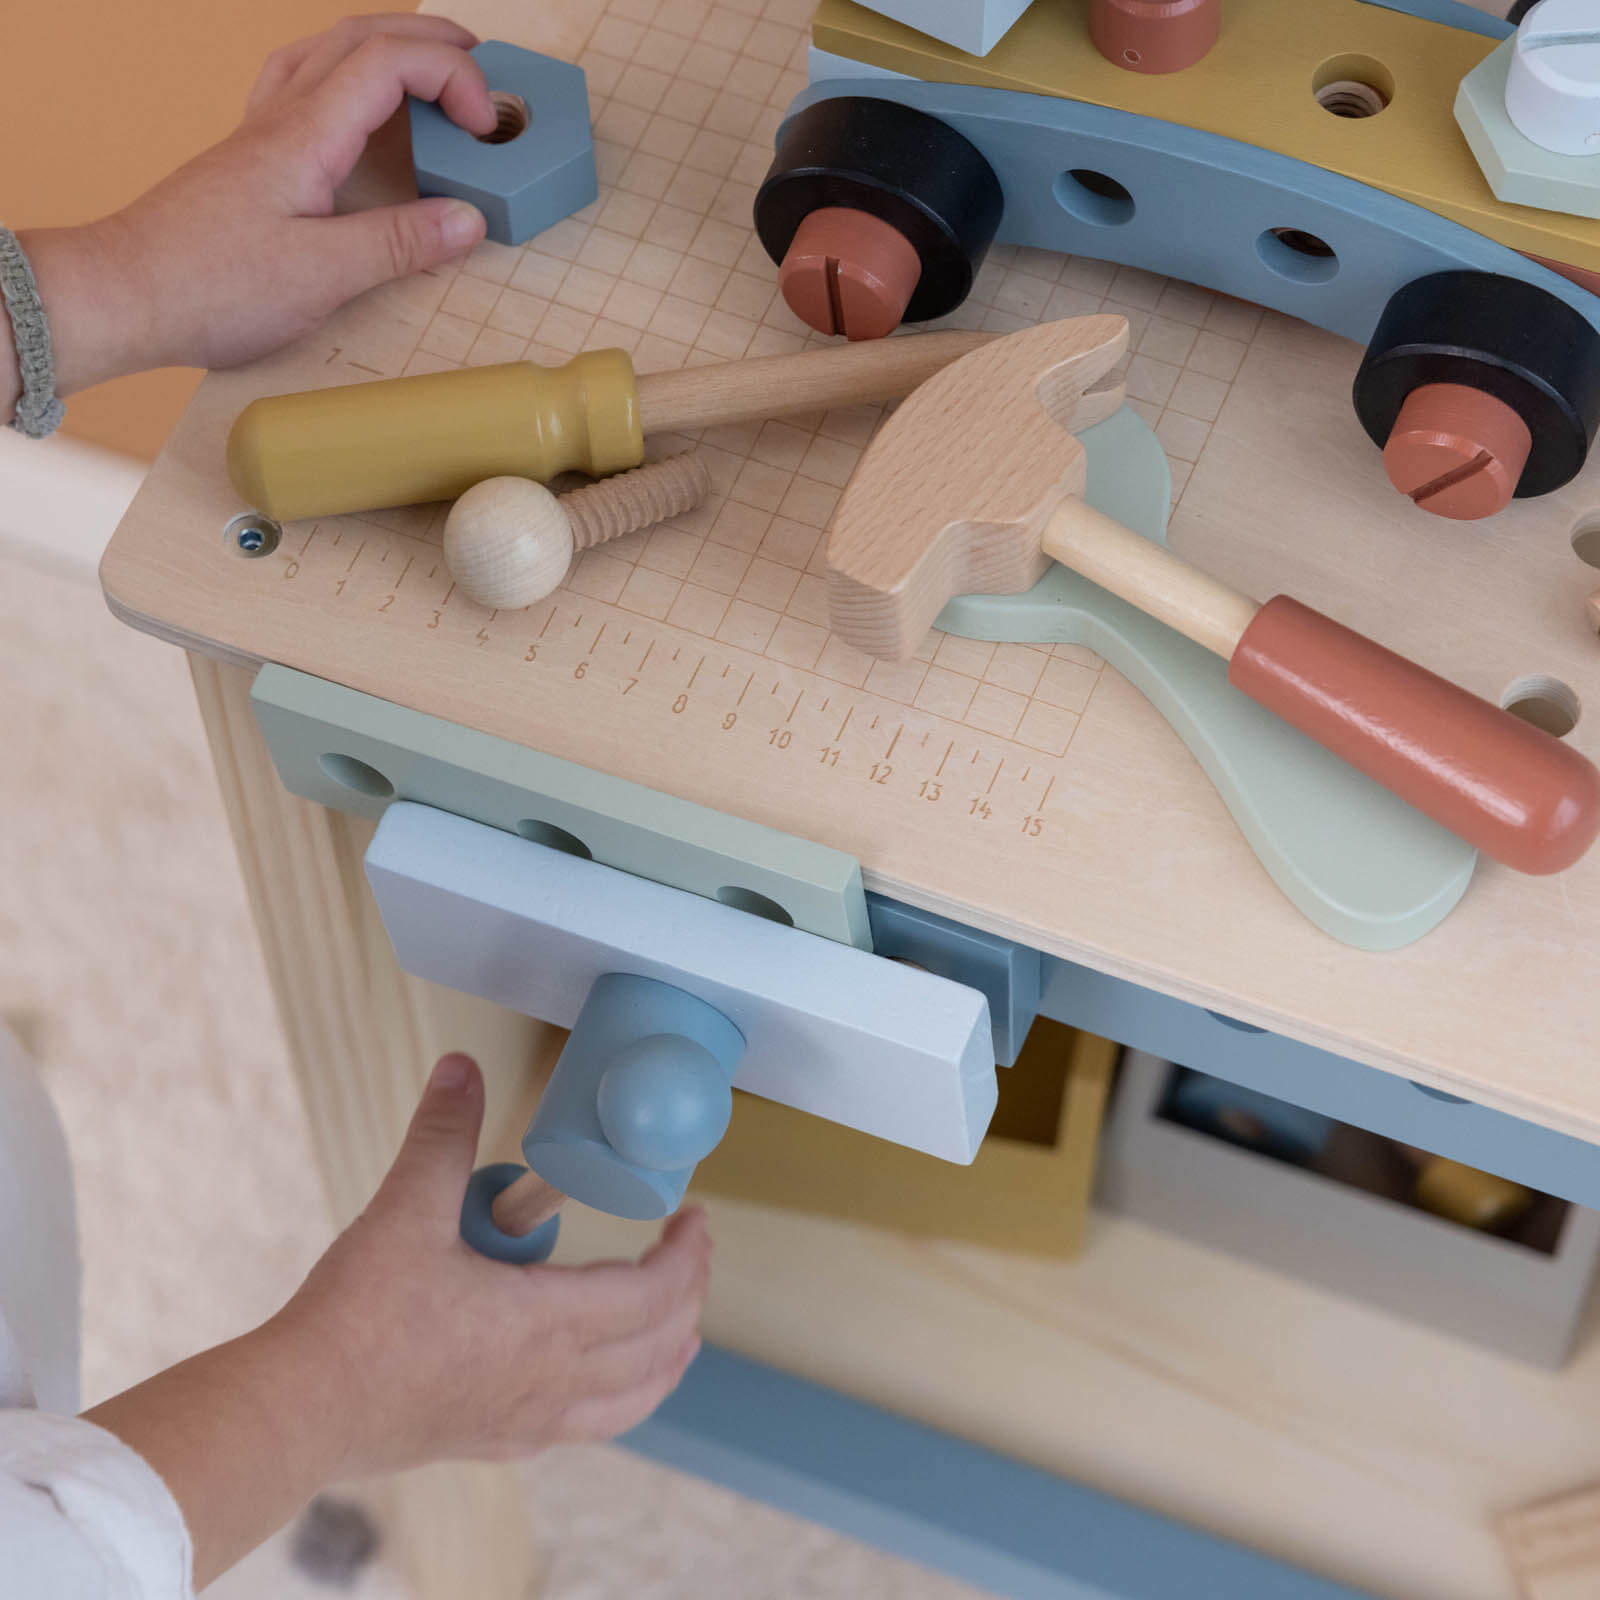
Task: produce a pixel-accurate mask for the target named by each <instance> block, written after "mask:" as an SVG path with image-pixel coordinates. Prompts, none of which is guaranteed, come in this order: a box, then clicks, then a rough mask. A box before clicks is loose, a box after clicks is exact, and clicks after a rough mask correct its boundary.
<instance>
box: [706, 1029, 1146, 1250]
mask: <svg viewBox="0 0 1600 1600" xmlns="http://www.w3.org/2000/svg"><path fill="white" fill-rule="evenodd" d="M1116 1055H1117V1047H1116V1046H1115V1045H1114V1044H1111V1043H1110V1042H1109V1041H1108V1040H1105V1039H1101V1038H1097V1037H1096V1036H1095V1035H1094V1034H1089V1033H1079V1032H1078V1031H1077V1030H1075V1029H1073V1028H1067V1027H1063V1026H1062V1024H1061V1023H1059V1022H1052V1021H1050V1020H1049V1019H1048V1018H1045V1017H1041V1018H1039V1020H1038V1021H1037V1022H1035V1023H1034V1025H1033V1027H1032V1028H1031V1029H1030V1030H1029V1032H1028V1037H1027V1041H1026V1042H1025V1043H1024V1045H1023V1047H1022V1050H1021V1052H1020V1053H1019V1055H1018V1057H1017V1061H1016V1065H1015V1066H1012V1067H1003V1068H1001V1069H1000V1071H999V1073H998V1074H997V1076H998V1079H999V1090H1000V1098H999V1103H998V1104H997V1106H996V1108H995V1114H994V1117H993V1119H992V1121H991V1122H990V1124H989V1131H988V1133H987V1134H986V1135H985V1137H984V1140H983V1143H982V1144H981V1145H980V1146H979V1149H978V1154H977V1158H976V1159H975V1160H974V1161H973V1163H972V1165H971V1166H969V1167H963V1166H956V1165H954V1164H952V1163H951V1162H948V1161H940V1160H938V1159H936V1158H935V1157H933V1156H927V1155H923V1154H921V1153H920V1152H918V1151H915V1150H910V1149H907V1148H905V1147H904V1146H901V1145H892V1144H886V1143H884V1141H883V1140H881V1139H873V1138H870V1137H869V1136H868V1135H866V1134H864V1133H857V1132H856V1131H855V1130H854V1129H851V1128H846V1127H843V1126H841V1125H840V1124H838V1123H833V1122H824V1121H822V1120H821V1119H820V1118H818V1117H811V1116H807V1115H806V1114H805V1113H804V1112H802V1111H795V1110H793V1109H791V1108H790V1107H788V1106H783V1105H779V1104H777V1103H776V1102H775V1101H771V1100H762V1099H758V1098H757V1097H756V1096H754V1095H748V1094H735V1096H734V1107H733V1122H732V1124H731V1126H730V1127H729V1129H728V1132H727V1135H726V1137H725V1138H724V1139H723V1141H722V1143H721V1144H720V1145H719V1146H718V1147H717V1148H716V1149H715V1150H714V1151H712V1153H711V1154H710V1155H709V1156H707V1157H706V1159H705V1160H704V1161H702V1162H701V1163H700V1166H699V1168H698V1169H697V1171H696V1173H695V1179H694V1184H693V1186H692V1190H691V1193H694V1192H703V1193H708V1194H720V1195H727V1196H730V1197H731V1198H734V1199H738V1200H753V1201H756V1202H757V1203H759V1204H762V1205H769V1206H780V1207H782V1208H783V1209H785V1210H789V1211H800V1212H811V1213H815V1214H817V1215H820V1216H828V1217H841V1218H845V1219H848V1220H850V1221H853V1222H866V1223H871V1224H874V1225H876V1226H878V1227H882V1228H894V1229H897V1230H899V1231H900V1232H902V1233H913V1234H918V1235H921V1236H923V1237H931V1238H936V1239H959V1240H963V1241H965V1242H967V1243H971V1244H981V1245H988V1246H990V1247H991V1248H993V1249H997V1250H1017V1251H1026V1252H1029V1253H1032V1254H1038V1255H1048V1256H1058V1257H1062V1258H1070V1257H1072V1256H1075V1255H1076V1254H1077V1253H1078V1252H1079V1250H1080V1249H1082V1247H1083V1235H1084V1227H1085V1221H1086V1217H1087V1213H1088V1207H1089V1193H1090V1189H1091V1187H1092V1185H1093V1181H1094V1165H1095V1151H1096V1146H1097V1143H1098V1140H1099V1136H1100V1128H1101V1118H1102V1116H1103V1114H1104V1109H1105V1101H1106V1092H1107V1090H1108V1088H1109V1087H1110V1083H1111V1074H1112V1069H1113V1067H1114V1065H1115V1062H1116ZM863 1070H870V1069H869V1068H868V1067H866V1066H864V1067H863Z"/></svg>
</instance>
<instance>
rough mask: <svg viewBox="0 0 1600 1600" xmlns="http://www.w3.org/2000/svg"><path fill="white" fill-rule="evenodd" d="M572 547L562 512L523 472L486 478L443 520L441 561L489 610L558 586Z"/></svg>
mask: <svg viewBox="0 0 1600 1600" xmlns="http://www.w3.org/2000/svg"><path fill="white" fill-rule="evenodd" d="M572 552H573V539H572V524H571V522H570V520H569V519H568V517H567V514H566V512H565V511H563V510H562V508H561V505H560V503H559V502H558V501H557V499H556V497H555V496H554V495H553V494H551V493H550V491H549V490H548V489H546V488H545V487H544V485H543V484H539V483H535V482H534V481H533V480H532V479H531V478H486V479H484V481H483V482H482V483H478V484H474V485H473V486H472V488H470V489H468V490H467V492H466V493H465V494H464V495H462V496H461V498H460V499H459V500H457V501H456V503H455V504H454V505H453V506H452V507H451V508H450V515H449V516H448V517H447V518H446V519H445V524H444V560H445V565H446V566H447V567H448V568H449V569H450V576H451V577H452V578H454V579H455V582H456V587H457V588H458V589H459V590H460V591H461V592H462V593H463V594H464V595H466V596H467V597H468V598H469V599H471V600H476V601H477V602H478V604H479V605H482V606H489V607H491V608H493V609H496V610H501V611H518V610H521V608H522V607H523V606H531V605H532V604H533V603H534V602H535V601H536V600H542V599H544V597H545V596H546V595H547V594H550V593H552V592H553V591H554V590H555V589H557V588H559V587H560V585H561V582H562V580H563V579H564V578H565V577H566V575H567V568H568V567H569V566H571V564H572Z"/></svg>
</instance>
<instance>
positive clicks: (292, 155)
mask: <svg viewBox="0 0 1600 1600" xmlns="http://www.w3.org/2000/svg"><path fill="white" fill-rule="evenodd" d="M476 43H477V40H476V39H475V38H474V36H473V35H472V34H470V33H469V32H468V31H467V30H466V29H465V28H462V27H459V26H458V25H457V24H456V23H454V22H450V21H448V20H447V19H445V18H443V17H420V16H411V15H406V14H392V15H384V16H364V17H347V18H346V19H345V20H344V21H343V22H341V23H339V24H338V26H337V27H335V28H333V29H331V30H330V31H329V32H327V33H324V34H319V35H317V36H316V37H314V38H311V39H305V40H302V41H300V42H299V43H297V44H292V45H287V46H285V47H284V48H283V49H281V50H279V51H277V52H276V53H275V54H273V55H272V56H271V57H269V58H268V60H267V63H266V65H265V66H264V67H263V69H262V72H261V76H260V78H259V80H258V81H257V83H256V86H255V89H254V91H253V92H252V94H251V97H250V102H249V108H248V111H247V112H246V115H245V119H244V121H243V122H242V123H241V124H240V126H239V128H238V129H237V130H236V131H235V132H234V133H233V134H231V135H230V136H229V137H228V138H227V139H225V140H224V141H223V142H222V143H221V144H219V145H217V146H215V147H214V148H213V149H211V150H208V151H206V152H205V153H204V154H203V155H200V156H198V157H196V158H195V160H193V161H191V162H189V163H188V165H187V166H184V167H180V168H179V169H178V171H177V172H175V173H173V174H172V176H171V177H169V178H167V179H165V180H164V181H163V182H161V183H160V184H158V185H157V186H156V187H155V188H154V189H152V190H150V192H149V193H148V194H145V195H143V196H141V197H140V199H138V200H136V201H135V202H134V203H133V204H132V205H131V206H129V207H128V208H127V209H126V210H125V211H122V212H119V213H117V215H116V216H114V217H110V218H107V219H106V220H105V222H104V223H101V224H97V225H95V226H96V227H98V228H100V229H102V230H104V245H105V249H106V251H107V252H108V254H109V256H110V258H111V261H112V263H113V265H114V266H116V267H118V268H120V269H121V272H122V273H123V274H124V275H125V277H126V281H127V288H128V290H129V291H131V296H132V306H131V308H130V309H133V310H134V312H135V315H136V317H137V319H138V326H137V333H136V338H137V342H138V349H137V350H136V351H135V352H134V355H135V357H136V359H135V361H134V363H133V364H135V365H142V366H159V365H178V366H203V367H227V366H236V365H238V364H239V363H241V362H244V361H249V360H252V359H253V358H255V357H257V356H260V355H265V354H267V353H268V352H269V351H272V350H275V349H277V348H278V347H279V346H280V345H284V344H287V343H288V342H289V341H290V340H292V339H296V338H299V337H300V336H301V335H303V334H306V333H309V332H310V331H311V330H312V329H314V328H316V327H317V326H318V325H319V324H320V323H321V322H322V321H323V320H324V319H325V318H326V317H327V316H328V315H329V314H330V313H331V312H333V311H335V310H337V308H338V307H339V306H341V305H343V304H344V303H345V301H347V300H349V299H351V298H352V297H353V296H355V295H357V294H360V293H361V292H362V291H363V290H365V289H370V288H372V287H373V286H374V285H376V284H380V283H384V282H386V281H388V280H389V279H391V278H395V277H400V276H402V275H404V274H406V273H410V272H416V271H419V270H420V269H422V268H424V267H430V266H436V265H438V264H440V263H441V262H445V261H450V260H453V259H455V258H456V257H458V256H461V255H464V254H466V252H467V251H469V250H471V249H472V248H473V246H474V245H476V244H477V243H478V241H479V240H480V239H482V237H483V231H484V221H483V217H482V214H481V213H479V212H478V211H477V210H475V209H474V208H473V207H472V206H469V205H467V204H466V203H465V202H464V201H459V200H446V199H430V200H416V201H412V202H410V203H409V204H404V205H396V206H381V207H377V208H375V209H372V210H369V211H359V212H355V213H353V214H351V215H348V216H335V215H334V214H333V212H334V191H335V189H336V188H337V187H338V186H339V184H341V183H342V182H343V181H344V180H345V179H346V178H347V177H348V176H349V175H350V173H351V172H352V170H353V169H354V168H355V165H356V163H357V161H359V160H360V158H361V154H362V152H363V150H364V149H365V148H366V144H367V139H368V137H369V136H370V135H371V134H373V133H375V132H376V131H377V130H378V129H379V128H381V127H382V126H383V125H384V123H386V122H387V121H388V120H389V118H390V117H391V116H393V115H394V113H395V112H396V111H398V110H400V108H401V107H402V106H403V104H404V102H405V97H406V95H408V94H411V95H416V96H417V97H418V98H420V99H424V100H437V101H438V102H439V105H440V107H441V109H442V110H443V111H444V112H445V113H446V114H447V115H448V116H449V117H451V118H452V119H453V120H454V121H455V122H457V123H459V124H460V125H461V126H462V127H463V128H466V129H467V130H468V131H469V132H472V133H488V132H490V131H491V130H492V129H493V128H494V125H495V112H494V107H493V105H492V104H491V102H490V99H489V90H488V85H487V84H486V83H485V82H484V78H483V73H482V72H481V71H480V70H479V67H478V64H477V63H476V62H475V61H474V60H473V59H472V57H471V56H469V55H468V54H467V51H468V50H469V49H470V48H471V47H472V46H473V45H474V44H476Z"/></svg>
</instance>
